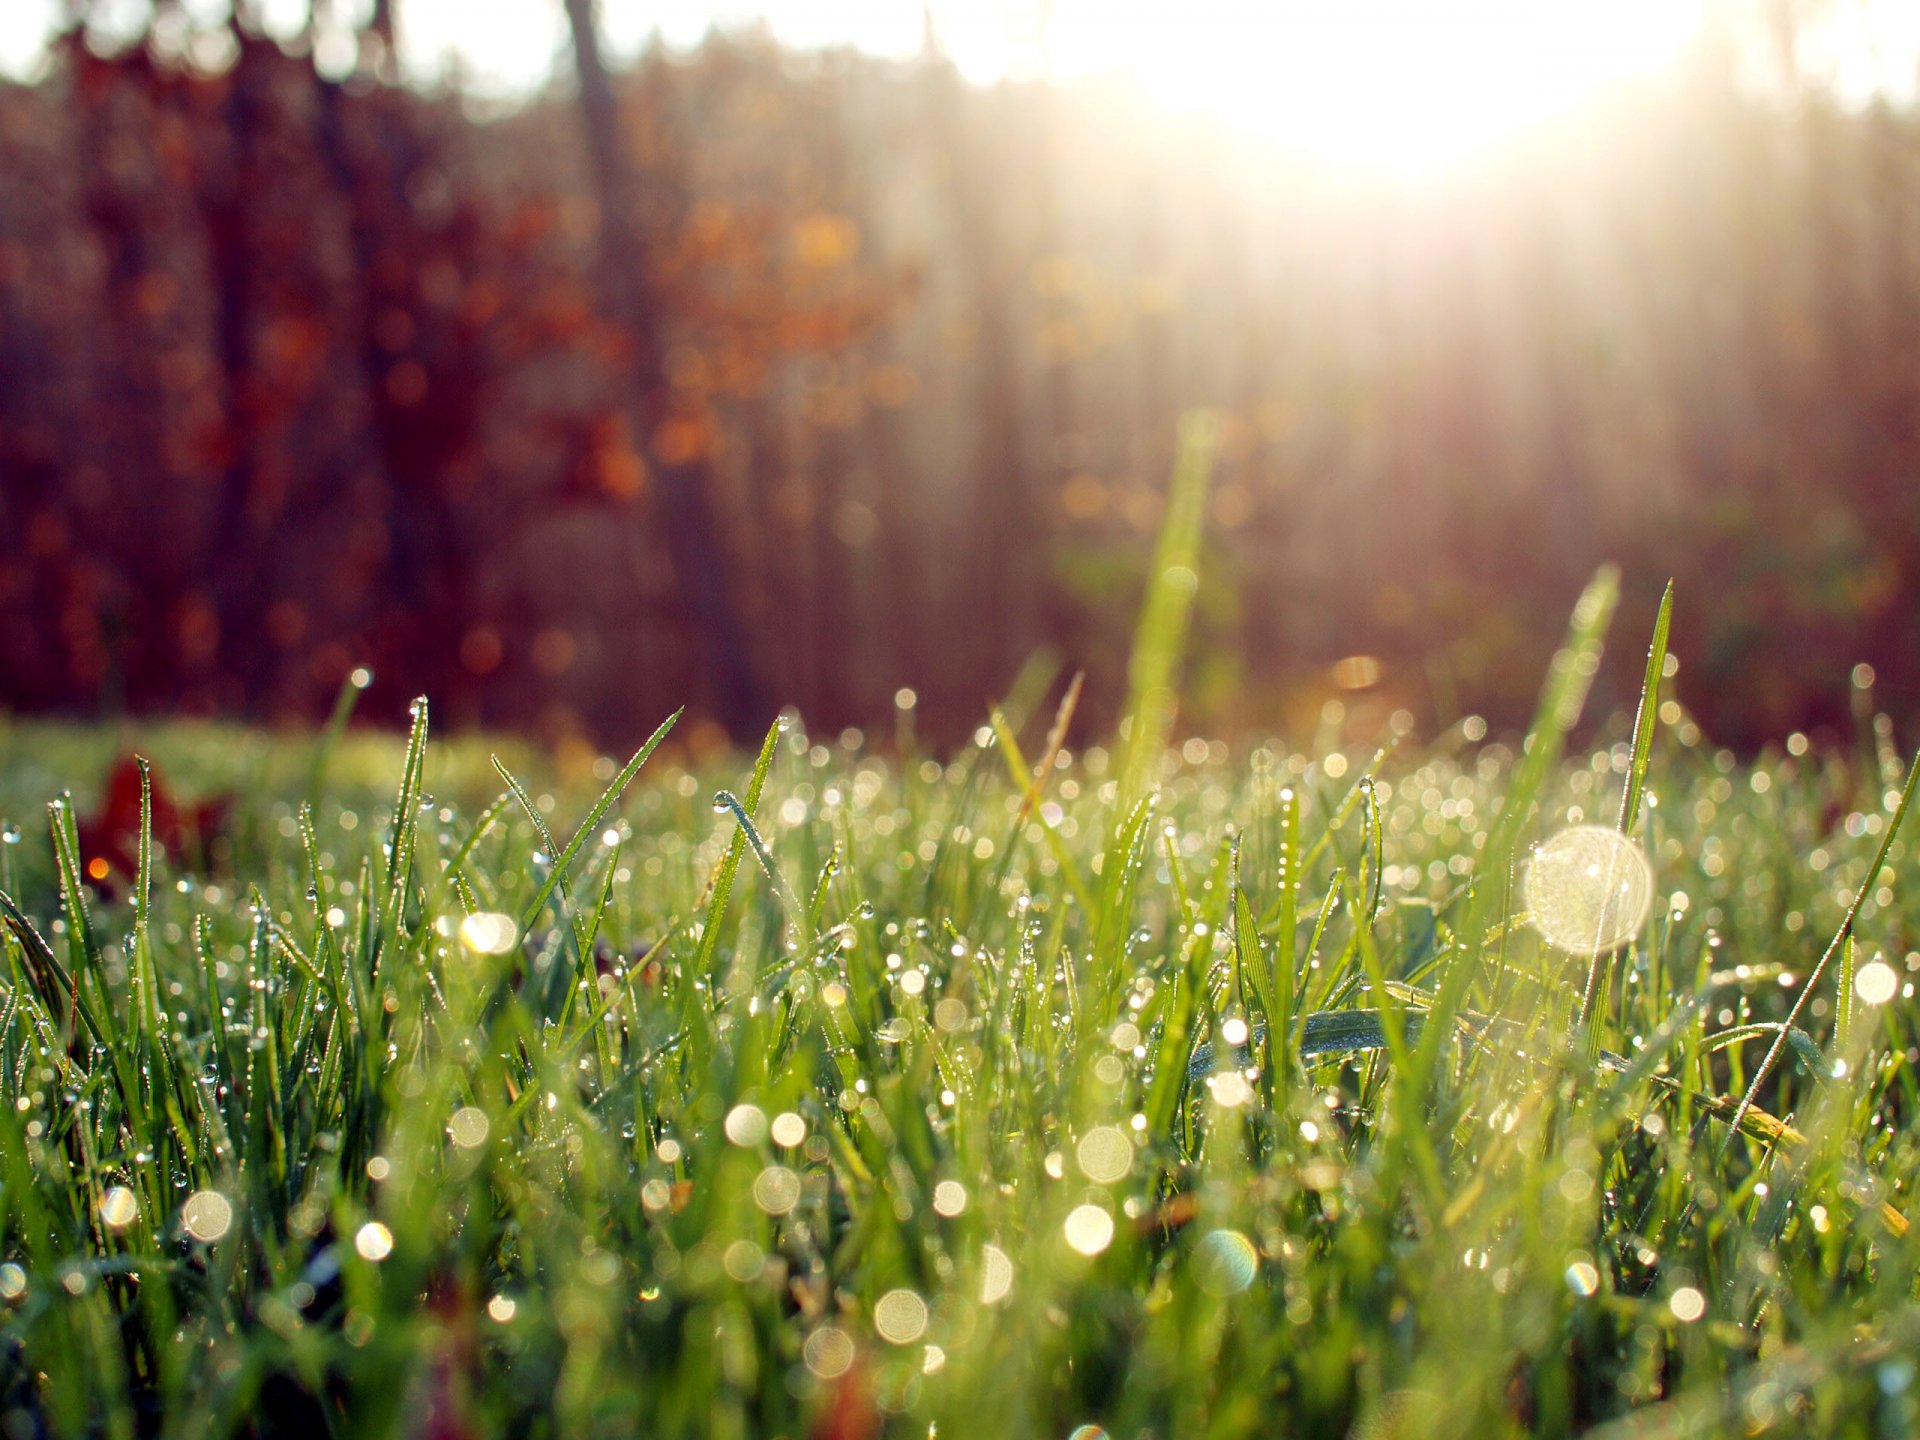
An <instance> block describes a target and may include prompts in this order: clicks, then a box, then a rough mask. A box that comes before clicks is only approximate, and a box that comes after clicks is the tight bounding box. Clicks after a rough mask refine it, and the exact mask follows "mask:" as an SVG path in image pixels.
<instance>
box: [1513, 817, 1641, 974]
mask: <svg viewBox="0 0 1920 1440" xmlns="http://www.w3.org/2000/svg"><path fill="white" fill-rule="evenodd" d="M1523 897H1524V901H1525V904H1526V908H1527V913H1528V916H1529V918H1530V919H1531V920H1532V921H1533V925H1534V928H1535V929H1536V930H1538V931H1539V932H1540V933H1541V934H1542V935H1543V936H1545V937H1546V940H1547V943H1548V944H1550V945H1552V946H1554V947H1555V948H1557V949H1560V950H1567V951H1571V952H1573V953H1574V954H1592V953H1593V952H1595V951H1601V950H1612V949H1615V948H1617V947H1619V946H1621V945H1624V944H1626V943H1627V942H1628V941H1629V940H1631V939H1633V937H1634V936H1636V935H1638V934H1639V933H1640V930H1641V928H1642V927H1643V926H1644V925H1645V924H1646V923H1647V913H1648V911H1649V910H1651V909H1652V907H1653V867H1652V866H1651V865H1649V864H1648V863H1647V857H1646V855H1645V853H1644V852H1643V851H1642V850H1641V849H1640V847H1639V846H1638V845H1636V844H1634V843H1633V841H1631V840H1629V839H1628V838H1627V837H1626V836H1624V835H1622V834H1621V833H1620V832H1619V831H1618V830H1611V829H1608V828H1607V827H1606V826H1604V825H1575V826H1572V827H1570V828H1568V829H1566V830H1562V831H1561V832H1560V833H1559V834H1558V835H1555V836H1553V837H1552V838H1551V839H1549V840H1545V841H1543V842H1541V844H1540V845H1539V846H1538V848H1536V849H1535V850H1534V852H1533V858H1532V859H1531V860H1529V861H1528V862H1527V873H1526V880H1525V882H1524V890H1523Z"/></svg>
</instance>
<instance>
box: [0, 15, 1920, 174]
mask: <svg viewBox="0 0 1920 1440" xmlns="http://www.w3.org/2000/svg"><path fill="white" fill-rule="evenodd" d="M369 3H370V0H357V3H355V0H345V3H340V4H337V5H335V6H334V7H332V12H331V14H330V16H327V17H325V18H323V19H322V21H321V22H320V33H319V47H320V58H321V61H322V65H323V68H324V67H325V65H326V63H327V61H328V57H329V54H330V53H331V54H332V55H334V56H345V57H350V56H351V45H350V43H345V42H346V37H347V36H348V35H349V34H350V33H351V30H352V29H353V28H354V27H355V26H357V25H358V24H360V23H362V22H363V21H364V19H365V16H364V13H361V12H364V11H365V10H366V9H368V8H369ZM181 8H182V10H183V11H184V12H185V13H187V14H189V15H191V16H192V17H193V18H194V19H196V20H198V21H200V22H202V23H203V24H209V25H213V24H217V23H218V22H219V20H220V18H221V16H222V15H224V13H225V0H184V4H183V5H182V7H181ZM60 10H61V6H60V3H59V0H7V3H6V4H5V5H4V6H0V74H4V75H8V76H12V77H15V78H31V77H32V76H33V75H35V74H36V73H38V72H39V71H40V69H41V68H42V67H43V66H44V61H45V44H44V42H45V37H46V35H47V33H48V32H49V31H50V29H51V28H52V26H53V25H54V23H55V21H56V18H57V15H58V14H59V12H60ZM148 13H149V7H148V5H147V3H146V0H107V3H103V4H100V5H98V6H96V7H95V11H94V19H93V24H94V28H95V30H96V32H98V33H99V35H100V36H101V39H102V41H103V42H104V43H107V44H112V43H113V41H114V37H115V35H116V33H126V34H132V33H137V32H138V31H139V29H140V28H141V26H142V25H143V24H144V23H145V19H146V17H147V15H148ZM256 13H257V14H258V15H259V16H260V18H261V21H262V23H263V24H264V25H265V26H266V28H267V29H268V30H269V31H270V32H273V33H275V34H279V35H282V36H283V37H284V36H290V35H291V34H293V33H294V32H295V31H297V30H298V29H299V28H300V27H301V26H303V25H304V24H305V23H306V16H307V14H308V6H307V4H306V3H305V0H261V3H260V4H259V5H258V6H257V7H256ZM398 13H399V17H400V20H399V23H400V29H401V43H402V52H403V53H402V58H403V61H404V63H405V66H406V69H407V71H408V73H409V74H410V75H411V76H412V77H413V78H414V79H416V80H417V81H420V82H423V83H437V82H443V81H449V80H454V81H457V82H458V83H459V84H460V85H461V86H463V87H464V88H466V89H467V90H469V91H470V92H472V93H474V94H476V95H479V96H484V97H488V98H492V99H497V100H511V99H515V98H518V97H520V96H524V95H526V94H529V93H531V92H532V91H534V90H535V89H537V88H538V87H539V86H540V85H541V84H542V83H544V81H545V80H546V79H547V78H548V77H549V76H550V75H551V74H552V73H553V71H554V68H555V65H556V62H558V63H561V64H564V62H565V59H566V49H565V46H566V24H565V18H564V15H563V13H562V9H561V6H560V4H559V3H558V0H404V3H403V4H401V5H400V6H399V7H398ZM1701 16H1702V5H1701V0H1616V3H1614V4H1612V5H1607V6H1576V5H1571V4H1558V3H1547V0H1340V3H1324V0H1322V3H1315V0H1187V3H1185V4H1182V5H1179V6H1170V5H1166V4H1162V3H1151V4H1149V3H1143V0H1052V3H1047V0H934V3H932V4H931V5H930V6H926V7H923V6H921V5H919V4H914V3H911V0H835V3H823V0H758V3H750V0H749V3H734V0H606V3H604V4H603V6H602V24H603V26H604V29H605V31H606V37H607V41H608V44H609V47H610V48H611V49H612V50H613V52H614V53H615V54H617V55H623V56H631V55H633V54H636V53H637V52H638V51H639V50H640V49H641V47H643V46H644V45H645V44H646V43H647V41H648V39H649V38H650V37H652V36H654V35H658V36H660V37H661V38H663V39H665V40H666V41H667V42H668V43H669V44H671V45H675V46H688V45H692V44H695V43H697V42H698V41H699V40H700V39H701V38H702V37H704V36H705V35H706V34H707V33H708V32H709V31H710V30H711V29H713V28H714V27H716V26H718V27H722V28H738V27H741V26H747V25H755V24H761V25H764V26H765V27H766V28H767V29H768V30H769V31H770V32H771V33H772V34H773V35H775V36H776V37H778V39H780V40H781V41H782V42H783V43H785V44H787V45H790V46H793V47H795V48H798V49H820V48H825V47H831V46H837V45H852V46H855V47H857V48H859V49H861V50H863V51H866V52H868V53H870V54H874V55H881V56H896V57H905V56H910V55H913V54H916V53H919V52H921V51H922V50H923V49H924V47H925V45H926V43H927V31H928V23H929V17H930V18H931V24H932V28H933V31H934V33H935V35H936V37H937V40H938V43H939V45H940V47H941V49H942V50H944V51H945V52H946V53H947V54H948V55H949V56H951V57H952V59H953V61H954V63H955V64H956V65H958V67H959V68H960V70H961V71H962V72H963V73H964V74H965V75H967V77H968V78H969V79H972V80H974V81H977V82H982V83H986V82H992V81H995V80H999V79H1004V78H1015V79H1033V78H1042V77H1045V78H1052V79H1056V80H1082V79H1104V80H1117V81H1119V82H1121V83H1123V84H1126V85H1128V86H1130V87H1132V88H1133V89H1135V90H1136V91H1137V92H1138V93H1140V94H1141V95H1142V96H1144V97H1145V98H1147V99H1149V100H1151V101H1153V102H1155V103H1156V104H1157V106H1158V107H1159V108H1160V109H1161V110H1162V111H1164V112H1166V113H1168V114H1171V115H1176V116H1180V117H1183V118H1196V119H1201V120H1211V121H1215V122H1218V123H1219V124H1221V125H1222V126H1223V127H1225V128H1226V129H1227V130H1229V131H1232V132H1237V133H1240V134H1242V135H1245V136H1249V137H1253V138H1257V139H1259V140H1261V141H1264V142H1267V143H1270V144H1272V145H1274V146H1275V147H1277V148H1279V149H1281V150H1283V151H1285V152H1288V153H1290V154H1293V155H1296V156H1298V157H1300V158H1303V159H1306V160H1309V161H1313V162H1317V163H1320V164H1324V165H1326V166H1328V167H1331V168H1338V169H1342V170H1351V171H1353V172H1355V173H1361V174H1373V175H1378V176H1398V177H1420V176H1425V175H1432V174H1436V173H1442V172H1445V171H1446V170H1448V169H1449V168H1451V167H1453V166H1456V165H1458V164H1460V163H1464V162H1469V161H1471V160H1472V159H1473V158H1474V157H1476V156H1478V155H1481V154H1484V153H1485V152H1487V151H1488V150H1490V149H1492V148H1495V147H1497V146H1499V145H1500V144H1502V143H1503V142H1506V141H1508V140H1511V139H1513V138H1515V137H1518V136H1521V135H1523V134H1524V133H1525V132H1526V131H1527V130H1529V129H1530V128H1532V127H1534V126H1537V125H1538V124H1540V123H1541V122H1543V121H1547V120H1551V119H1552V118H1554V117H1555V116H1556V115H1559V114H1563V113H1565V112H1567V111H1569V110H1571V109H1574V108H1576V107H1578V106H1580V105H1582V104H1583V103H1586V102H1588V101H1590V100H1592V99H1594V98H1595V97H1596V96H1599V95H1601V94H1603V93H1605V92H1607V91H1609V90H1611V89H1614V88H1617V87H1621V86H1628V85H1632V84H1633V83H1635V82H1637V81H1640V80H1643V79H1645V78H1647V77H1650V76H1653V75H1656V74H1657V73H1658V72H1659V71H1660V70H1661V69H1662V68H1663V67H1665V66H1668V65H1670V64H1671V63H1672V62H1673V61H1674V60H1675V59H1676V57H1678V56H1679V55H1680V54H1681V53H1682V51H1683V50H1684V49H1685V47H1686V46H1687V44H1688V42H1689V41H1690V40H1691V39H1692V38H1694V37H1695V36H1696V35H1697V34H1698V32H1699V29H1700V25H1701ZM1903 17H1904V18H1903ZM329 26H331V27H332V29H331V32H330V31H329V28H328V27H329ZM1809 35H1810V37H1811V38H1809V39H1808V40H1807V42H1806V43H1807V45H1808V46H1809V47H1810V48H1811V50H1812V51H1813V53H1810V54H1808V55H1807V56H1806V57H1805V58H1806V59H1807V60H1808V61H1809V62H1811V63H1812V64H1813V65H1814V66H1815V67H1817V68H1820V69H1822V70H1824V71H1825V72H1826V73H1827V74H1828V75H1829V76H1830V78H1832V79H1833V80H1835V81H1836V83H1837V84H1838V85H1839V86H1840V88H1841V89H1842V90H1845V91H1851V92H1853V93H1854V94H1856V95H1858V94H1865V93H1870V92H1873V91H1876V90H1877V91H1889V90H1891V91H1894V92H1901V93H1911V89H1912V84H1913V79H1914V67H1913V65H1912V64H1911V61H1910V57H1911V56H1912V54H1913V53H1914V52H1915V50H1916V49H1920V7H1912V9H1911V11H1909V10H1907V9H1906V8H1905V7H1902V6H1900V5H1898V4H1892V5H1889V4H1885V3H1872V0H1868V3H1863V4H1861V5H1859V6H1855V7H1852V8H1846V7H1843V8H1842V10H1841V11H1839V12H1836V14H1835V16H1833V17H1829V19H1828V21H1827V22H1826V25H1825V29H1824V31H1823V32H1819V33H1815V32H1811V31H1810V32H1809ZM330 41H331V42H333V43H331V44H330V43H329V42H330Z"/></svg>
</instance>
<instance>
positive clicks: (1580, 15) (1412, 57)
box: [1049, 0, 1700, 178]
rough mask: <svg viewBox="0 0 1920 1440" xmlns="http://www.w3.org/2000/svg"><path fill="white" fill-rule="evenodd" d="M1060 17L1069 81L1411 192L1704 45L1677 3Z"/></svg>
mask: <svg viewBox="0 0 1920 1440" xmlns="http://www.w3.org/2000/svg"><path fill="white" fill-rule="evenodd" d="M1155 9H1156V14H1155V15H1154V16H1153V17H1151V18H1150V17H1149V16H1148V15H1147V14H1146V13H1145V12H1144V10H1128V11H1123V12H1122V13H1121V14H1120V15H1119V16H1116V14H1115V12H1114V7H1112V6H1111V5H1100V4H1094V3H1091V0H1088V3H1073V4H1063V5H1061V6H1060V8H1059V10H1058V11H1057V12H1056V14H1055V17H1054V19H1053V22H1052V24H1051V26H1050V27H1049V49H1050V52H1051V58H1052V60H1053V63H1054V64H1055V65H1056V66H1057V67H1059V68H1061V69H1064V70H1068V71H1080V72H1105V73H1112V72H1115V71H1119V72H1122V73H1124V74H1126V75H1127V76H1128V77H1130V78H1131V79H1132V80H1133V81H1134V82H1135V83H1137V84H1138V85H1139V87H1140V88H1141V89H1142V90H1143V91H1144V92H1145V93H1146V94H1148V95H1149V96H1151V97H1152V98H1154V99H1155V100H1157V101H1159V102H1160V103H1161V104H1163V105H1164V106H1166V107H1168V108H1169V109H1173V110H1177V111H1181V112H1185V113H1189V114H1195V115H1199V116H1204V117H1210V118H1213V119H1216V120H1218V121H1219V122H1221V123H1222V124H1223V125H1225V126H1226V127H1228V128H1230V129H1233V130H1238V131H1242V132H1246V133H1250V134H1253V135H1257V136H1259V137H1261V138H1262V139H1264V140H1266V141H1268V142H1271V143H1272V144H1273V145H1275V146H1276V147H1277V148H1279V149H1280V150H1282V151H1283V152H1285V153H1287V154H1290V155H1293V156H1296V157H1298V158H1301V159H1304V160H1307V161H1310V162H1313V163H1316V164H1319V165H1323V166H1325V167H1327V168H1329V169H1336V170H1351V171H1355V172H1359V173H1363V174H1370V175H1374V176H1384V177H1403V178H1417V177H1422V176H1429V175H1433V174H1435V173H1437V172H1444V171H1446V170H1449V169H1452V168H1454V167H1456V166H1459V165H1462V164H1466V163H1470V162H1471V161H1472V160H1473V159H1474V158H1476V157H1478V156H1480V155H1483V154H1485V153H1486V152H1488V151H1489V150H1491V149H1493V148H1495V147H1498V146H1499V145H1501V144H1503V143H1504V142H1506V141H1508V140H1511V139H1513V138H1515V137H1517V136H1519V135H1520V134H1522V133H1523V132H1525V131H1526V130H1527V129H1528V128H1530V127H1532V126H1535V125H1538V124H1540V123H1542V122H1545V121H1549V120H1552V119H1553V118H1555V117H1556V116H1558V115H1560V114H1563V113H1565V112H1566V111H1568V110H1569V109H1571V108H1573V107H1575V106H1578V105H1580V104H1581V103H1583V102H1585V101H1588V100H1591V99H1592V98H1594V97H1595V96H1596V95H1598V94H1600V93H1601V92H1603V91H1605V90H1607V89H1608V88H1610V87H1612V86H1616V85H1619V84H1622V83H1630V82H1632V81H1634V80H1637V79H1642V78H1645V77H1648V76H1651V75H1653V74H1655V73H1656V72H1658V71H1659V70H1660V69H1661V68H1662V67H1663V66H1665V65H1667V64H1669V63H1670V62H1672V61H1673V60H1674V59H1675V57H1676V56H1678V55H1679V53H1680V52H1681V50H1682V49H1683V48H1684V47H1685V46H1686V44H1687V42H1688V41H1689V39H1691V38H1692V37H1693V36H1694V35H1695V34H1696V33H1697V32H1698V29H1699V25H1700V13H1699V11H1698V9H1697V8H1696V7H1695V6H1693V5H1691V4H1689V3H1687V0H1615V3H1613V4H1610V5H1605V6H1589V5H1574V4H1570V3H1563V0H1524V3H1515V0H1503V3H1479V4H1475V3H1471V0H1454V3H1436V0H1342V3H1316V4H1308V3H1298V0H1293V3H1290V0H1269V3H1267V4H1263V5H1249V4H1246V3H1233V0H1214V3H1194V4H1192V5H1191V6H1190V8H1189V9H1188V10H1187V11H1185V12H1183V16H1184V18H1183V19H1182V21H1181V22H1180V23H1179V25H1178V26H1175V25H1172V24H1170V23H1169V22H1168V20H1167V19H1166V18H1165V17H1166V15H1167V13H1168V11H1166V10H1164V9H1160V8H1159V7H1155Z"/></svg>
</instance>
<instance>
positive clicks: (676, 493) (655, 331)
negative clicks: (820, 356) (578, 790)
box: [566, 0, 771, 740]
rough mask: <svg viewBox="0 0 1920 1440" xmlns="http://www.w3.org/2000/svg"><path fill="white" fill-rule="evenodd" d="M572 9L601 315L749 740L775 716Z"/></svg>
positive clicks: (711, 665) (707, 647)
mask: <svg viewBox="0 0 1920 1440" xmlns="http://www.w3.org/2000/svg"><path fill="white" fill-rule="evenodd" d="M566 10H567V24H568V26H569V28H570V29H571V30H572V33H573V54H574V62H575V65H576V68H577V69H578V71H579V83H580V118H581V122H582V125H583V127H584V129H585V132H586V143H587V158H588V161H589V164H590V166H591V170H592V181H593V187H594V194H595V198H596V199H597V201H598V202H599V208H600V234H599V250H600V265H599V287H600V303H601V307H602V309H603V310H604V312H605V315H606V317H607V319H608V320H609V321H610V322H611V323H612V324H613V325H614V326H616V327H617V328H618V329H619V331H620V332H621V334H622V336H623V338H624V339H625V341H626V347H627V357H628V359H627V383H628V395H627V406H628V409H629V412H630V414H631V415H632V417H633V420H634V422H635V423H634V432H635V434H636V435H637V436H639V437H641V443H642V444H643V445H644V446H645V447H646V453H647V460H648V465H649V467H650V469H651V473H652V475H653V479H654V488H655V493H656V495H657V497H658V503H659V509H660V518H661V523H662V524H663V525H664V526H665V529H666V537H667V546H668V549H669V550H670V552H671V553H672V556H673V562H674V568H675V570H676V571H677V572H678V573H679V576H680V580H681V583H682V585H683V586H684V587H685V591H686V594H687V599H688V601H689V603H690V606H691V609H692V613H693V619H694V623H695V626H696V628H697V630H698V634H697V636H696V637H695V639H696V644H695V647H694V648H695V650H696V652H697V654H698V656H699V658H700V661H701V662H702V664H701V668H702V669H703V670H704V671H705V674H706V678H707V680H708V683H709V686H710V689H711V694H710V696H709V697H708V698H709V701H710V703H711V705H712V709H713V713H714V717H715V718H716V719H717V720H719V721H720V723H721V724H722V725H724V726H725V727H726V729H727V731H728V733H730V734H731V735H733V736H734V738H735V739H738V740H750V739H753V738H755V732H756V731H757V730H761V729H764V727H765V726H766V724H767V721H768V718H769V717H768V711H769V709H770V708H771V707H770V705H769V703H768V701H767V698H766V696H765V694H764V691H763V688H762V686H761V684H760V681H759V678H758V677H757V676H756V675H755V673H754V670H753V666H752V662H751V659H750V657H749V656H748V654H747V644H746V634H745V631H744V630H743V628H742V627H741V624H740V620H739V616H738V615H737V613H736V612H735V609H734V604H733V596H732V594H731V593H730V591H729V589H728V579H727V563H726V557H725V555H724V554H723V553H722V551H721V546H720V541H719V536H718V533H717V530H716V527H715V525H714V519H713V511H712V507H711V504H710V501H709V488H710V487H709V484H708V474H707V471H708V459H707V455H706V453H705V450H704V448H702V447H700V446H698V445H695V444H689V443H688V437H689V436H692V435H697V434H698V433H699V419H698V417H694V416H686V415H680V414H676V413H675V411H674V407H673V404H672V400H671V396H670V393H669V388H668V386H667V383H666V375H665V356H664V349H665V346H664V343H663V342H664V337H663V336H662V334H661V333H660V332H661V309H662V306H661V296H660V295H659V294H658V293H657V287H656V285H655V283H654V281H653V279H652V277H651V276H650V275H649V273H648V270H647V263H646V261H647V249H648V244H647V241H648V237H647V235H646V234H645V228H646V227H644V226H643V225H642V224H641V221H640V215H639V206H638V200H639V195H638V186H637V185H636V183H635V180H634V177H633V172H632V167H631V165H630V164H629V162H628V159H627V155H626V151H625V149H624V147H623V146H622V144H621V140H620V115H619V105H618V102H617V101H616V99H615V97H614V93H613V86H612V83H611V81H610V80H609V78H608V75H607V68H606V63H605V60H604V58H603V57H602V55H601V53H600V36H599V31H598V28H597V26H596V23H595V22H596V17H595V4H594V0H566ZM675 208H676V209H677V206H676V207H675ZM663 432H672V434H673V438H672V439H671V440H670V441H668V442H667V443H665V444H662V443H659V442H660V440H661V438H662V437H663Z"/></svg>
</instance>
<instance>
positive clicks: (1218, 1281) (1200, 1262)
mask: <svg viewBox="0 0 1920 1440" xmlns="http://www.w3.org/2000/svg"><path fill="white" fill-rule="evenodd" d="M1259 1268H1260V1257H1259V1256H1258V1255H1257V1254H1256V1253H1255V1252H1254V1248H1253V1242H1252V1241H1251V1240H1249V1239H1247V1237H1246V1236H1244V1235H1242V1234H1241V1233H1240V1232H1239V1231H1238V1230H1210V1231H1208V1232H1207V1233H1206V1234H1205V1235H1202V1236H1201V1237H1200V1243H1199V1244H1197V1245H1195V1246H1194V1247H1193V1282H1194V1284H1196V1285H1198V1286H1199V1287H1200V1288H1201V1289H1202V1290H1204V1291H1206V1292H1207V1293H1208V1294H1209V1295H1222V1296H1225V1295H1238V1294H1239V1293H1240V1292H1241V1291H1242V1290H1244V1289H1246V1288H1247V1287H1248V1286H1249V1285H1251V1284H1252V1283H1253V1277H1254V1275H1255V1273H1256V1272H1257V1271H1258V1270H1259Z"/></svg>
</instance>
